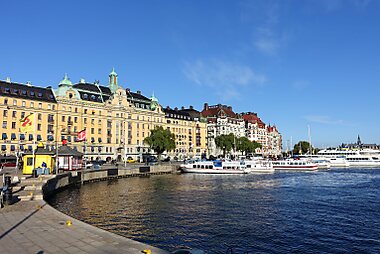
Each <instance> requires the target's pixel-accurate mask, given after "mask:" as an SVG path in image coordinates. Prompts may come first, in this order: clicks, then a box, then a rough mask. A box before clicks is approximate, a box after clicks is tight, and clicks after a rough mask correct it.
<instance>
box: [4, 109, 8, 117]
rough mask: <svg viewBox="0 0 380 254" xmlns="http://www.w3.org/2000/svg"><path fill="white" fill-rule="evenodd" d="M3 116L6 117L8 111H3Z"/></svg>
mask: <svg viewBox="0 0 380 254" xmlns="http://www.w3.org/2000/svg"><path fill="white" fill-rule="evenodd" d="M3 116H4V117H7V116H8V110H6V109H4V112H3Z"/></svg>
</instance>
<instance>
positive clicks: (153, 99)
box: [150, 92, 158, 102]
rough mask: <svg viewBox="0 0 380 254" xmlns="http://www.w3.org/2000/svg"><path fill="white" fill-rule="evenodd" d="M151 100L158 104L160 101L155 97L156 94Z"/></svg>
mask: <svg viewBox="0 0 380 254" xmlns="http://www.w3.org/2000/svg"><path fill="white" fill-rule="evenodd" d="M150 100H151V101H152V102H158V99H157V98H156V97H155V96H154V92H153V94H152V96H151V97H150Z"/></svg>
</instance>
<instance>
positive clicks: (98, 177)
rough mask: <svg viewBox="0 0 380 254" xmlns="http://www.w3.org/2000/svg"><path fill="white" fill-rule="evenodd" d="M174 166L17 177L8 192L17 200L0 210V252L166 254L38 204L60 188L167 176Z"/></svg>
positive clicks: (44, 203) (115, 168) (108, 168)
mask: <svg viewBox="0 0 380 254" xmlns="http://www.w3.org/2000/svg"><path fill="white" fill-rule="evenodd" d="M176 168H177V167H176V166H175V165H169V164H168V165H161V166H144V165H140V166H132V167H130V168H125V167H122V166H114V165H109V166H104V167H102V169H100V170H83V171H74V172H66V173H63V174H59V175H46V176H39V177H38V178H31V177H27V178H25V177H23V178H22V179H21V182H20V183H19V184H17V185H16V186H15V187H14V190H13V196H14V199H15V200H16V199H17V200H18V201H17V202H15V203H14V204H12V205H8V206H5V207H4V208H2V209H0V253H40V254H41V253H130V254H137V253H149V251H150V253H157V254H166V253H168V252H167V251H164V250H161V249H158V248H155V247H153V246H149V245H147V244H144V243H140V242H137V241H134V240H131V239H127V238H125V237H122V236H119V235H117V234H114V233H111V232H108V231H105V230H102V229H99V228H97V227H94V226H91V225H89V224H86V223H84V222H81V221H79V220H76V219H74V218H72V217H70V216H68V215H66V214H63V213H61V212H59V211H57V210H55V209H54V208H53V207H51V206H50V205H49V204H47V203H46V202H45V201H44V197H48V196H49V195H53V194H54V193H55V192H56V191H59V190H60V189H61V188H67V187H69V186H71V185H75V184H86V183H91V182H93V181H102V180H108V179H117V178H122V177H136V176H137V177H138V176H150V175H158V174H172V173H174V172H176Z"/></svg>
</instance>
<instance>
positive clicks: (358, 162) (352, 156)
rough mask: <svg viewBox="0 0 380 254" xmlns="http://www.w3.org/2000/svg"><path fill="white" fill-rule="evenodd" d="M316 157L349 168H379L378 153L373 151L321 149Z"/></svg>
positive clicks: (379, 159)
mask: <svg viewBox="0 0 380 254" xmlns="http://www.w3.org/2000/svg"><path fill="white" fill-rule="evenodd" d="M318 155H319V156H321V157H324V158H327V159H329V160H330V161H331V162H334V161H336V162H338V161H340V162H344V161H346V162H345V163H347V164H348V166H349V167H380V151H379V150H374V149H347V148H344V149H336V148H334V149H323V150H321V151H319V152H318Z"/></svg>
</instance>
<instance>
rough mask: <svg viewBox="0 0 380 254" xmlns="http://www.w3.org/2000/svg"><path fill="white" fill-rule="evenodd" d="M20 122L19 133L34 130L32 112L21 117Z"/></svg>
mask: <svg viewBox="0 0 380 254" xmlns="http://www.w3.org/2000/svg"><path fill="white" fill-rule="evenodd" d="M20 122H21V127H20V131H21V133H26V132H33V131H34V128H33V127H34V117H33V113H32V114H30V115H28V116H26V117H24V118H23V119H21V120H20Z"/></svg>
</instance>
